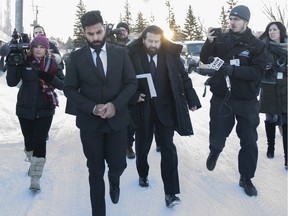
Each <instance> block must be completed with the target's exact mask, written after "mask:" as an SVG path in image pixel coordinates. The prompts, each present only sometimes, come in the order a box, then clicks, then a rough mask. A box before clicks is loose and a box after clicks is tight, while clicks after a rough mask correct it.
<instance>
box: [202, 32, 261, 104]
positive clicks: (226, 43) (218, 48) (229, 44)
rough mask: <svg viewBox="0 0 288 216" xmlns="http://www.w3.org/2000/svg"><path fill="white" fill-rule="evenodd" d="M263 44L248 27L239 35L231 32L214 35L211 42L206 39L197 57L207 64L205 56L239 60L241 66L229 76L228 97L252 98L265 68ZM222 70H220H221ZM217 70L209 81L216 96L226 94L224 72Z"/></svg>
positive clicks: (256, 94) (254, 96) (257, 90)
mask: <svg viewBox="0 0 288 216" xmlns="http://www.w3.org/2000/svg"><path fill="white" fill-rule="evenodd" d="M264 50H265V45H264V43H263V42H261V41H260V40H258V39H257V38H255V36H254V35H252V32H251V30H250V29H249V28H247V30H246V31H245V32H244V33H243V34H242V35H241V36H240V37H239V38H238V39H236V38H235V36H234V35H233V33H232V32H231V31H229V32H226V33H223V34H222V35H221V36H219V37H217V38H216V40H215V41H214V42H213V43H210V42H209V41H208V39H207V40H206V42H205V44H204V46H203V48H202V50H201V53H200V60H201V61H202V62H203V63H204V64H207V63H209V62H208V58H209V57H210V56H212V57H219V58H221V59H223V60H224V61H225V63H228V64H230V60H232V59H239V60H240V66H235V69H234V72H233V75H232V76H231V77H230V82H231V98H234V99H236V100H254V99H256V98H257V96H258V94H259V90H260V83H261V79H262V77H263V71H264V70H265V67H266V54H265V52H264ZM220 70H221V69H220ZM220 70H219V71H216V72H215V73H214V75H213V76H212V77H211V79H210V81H209V85H210V91H211V92H212V93H213V94H214V95H216V96H219V97H225V95H226V92H227V85H226V81H225V75H224V74H223V73H221V72H220Z"/></svg>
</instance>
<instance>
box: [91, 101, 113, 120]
mask: <svg viewBox="0 0 288 216" xmlns="http://www.w3.org/2000/svg"><path fill="white" fill-rule="evenodd" d="M115 113H116V108H115V106H114V104H112V103H111V102H109V103H107V104H97V105H96V106H95V108H94V109H93V114H94V115H97V116H99V117H100V118H102V119H106V118H112V117H113V116H114V115H115Z"/></svg>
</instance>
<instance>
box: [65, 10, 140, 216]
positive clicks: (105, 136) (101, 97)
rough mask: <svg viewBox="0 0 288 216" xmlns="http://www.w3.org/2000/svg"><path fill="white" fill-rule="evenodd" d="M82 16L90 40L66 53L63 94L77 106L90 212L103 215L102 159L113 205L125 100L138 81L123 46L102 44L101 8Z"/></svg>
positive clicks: (122, 164)
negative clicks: (68, 59) (88, 187)
mask: <svg viewBox="0 0 288 216" xmlns="http://www.w3.org/2000/svg"><path fill="white" fill-rule="evenodd" d="M80 21H81V25H82V27H83V30H84V34H85V37H86V40H87V43H88V45H86V46H84V47H82V48H80V49H78V50H76V51H74V52H72V53H71V55H70V61H69V64H68V67H67V72H66V77H65V84H64V94H65V96H66V97H67V101H69V103H67V105H69V104H71V105H73V106H74V107H76V126H77V127H78V128H79V129H80V138H81V142H82V145H83V151H84V155H85V157H86V159H87V167H88V171H89V185H90V199H91V205H92V215H93V216H105V215H106V204H105V182H104V173H105V161H106V163H107V165H108V167H109V170H108V180H109V186H110V190H109V194H110V198H111V201H112V203H114V204H116V203H118V201H119V196H120V176H121V175H122V173H123V172H124V170H125V168H126V166H127V164H126V149H127V126H128V124H129V120H130V119H129V112H128V101H129V100H130V98H131V96H132V95H133V94H134V93H135V91H136V89H137V80H136V76H135V72H134V69H133V66H132V63H131V61H130V58H129V56H128V53H127V50H126V48H123V47H120V46H117V45H114V44H111V43H106V34H105V33H106V31H105V27H104V24H103V18H102V16H101V13H100V11H88V12H86V13H85V14H84V15H83V16H82V17H81V19H80ZM66 110H71V109H68V108H67V109H66ZM72 110H74V109H72Z"/></svg>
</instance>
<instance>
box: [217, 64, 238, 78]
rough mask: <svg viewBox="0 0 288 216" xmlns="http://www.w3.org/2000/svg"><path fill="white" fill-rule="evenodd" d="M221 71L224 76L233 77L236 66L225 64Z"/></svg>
mask: <svg viewBox="0 0 288 216" xmlns="http://www.w3.org/2000/svg"><path fill="white" fill-rule="evenodd" d="M220 71H221V72H222V73H223V74H224V76H233V74H234V71H235V66H234V65H230V64H223V65H222V67H221V68H220Z"/></svg>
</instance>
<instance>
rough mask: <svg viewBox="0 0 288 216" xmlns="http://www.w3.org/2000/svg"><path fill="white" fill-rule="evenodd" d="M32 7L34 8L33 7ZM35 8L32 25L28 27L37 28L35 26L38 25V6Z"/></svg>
mask: <svg viewBox="0 0 288 216" xmlns="http://www.w3.org/2000/svg"><path fill="white" fill-rule="evenodd" d="M33 7H34V6H33ZM35 7H36V19H35V20H33V23H32V24H30V26H37V25H39V23H38V13H39V10H38V5H36V6H35Z"/></svg>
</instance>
